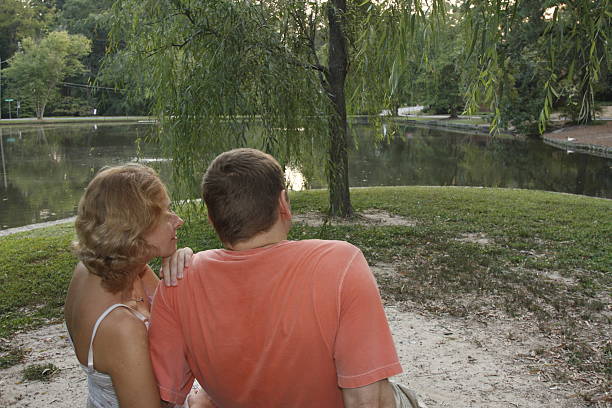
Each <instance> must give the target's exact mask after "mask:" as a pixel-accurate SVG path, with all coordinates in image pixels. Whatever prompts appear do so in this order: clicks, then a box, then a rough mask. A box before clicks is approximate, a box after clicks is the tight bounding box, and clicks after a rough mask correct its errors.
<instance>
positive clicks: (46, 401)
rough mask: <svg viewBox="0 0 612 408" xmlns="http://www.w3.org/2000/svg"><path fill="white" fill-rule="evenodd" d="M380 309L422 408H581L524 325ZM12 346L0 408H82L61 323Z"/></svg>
mask: <svg viewBox="0 0 612 408" xmlns="http://www.w3.org/2000/svg"><path fill="white" fill-rule="evenodd" d="M378 268H385V266H379V267H378ZM375 272H376V273H386V271H382V270H375ZM385 309H386V312H387V316H388V318H389V323H390V325H391V330H392V332H393V336H394V338H395V344H396V346H397V351H398V354H399V356H400V359H401V362H402V365H403V367H404V373H403V374H401V375H399V376H397V377H395V378H394V379H395V380H396V381H399V382H402V383H404V384H407V385H408V386H409V387H410V388H412V389H413V390H415V391H416V392H417V393H418V394H419V396H420V397H421V398H422V399H423V400H424V402H425V403H426V404H427V406H428V407H429V408H436V407H439V408H442V407H488V408H503V407H524V408H540V407H559V408H574V407H586V405H585V403H584V402H583V401H582V400H581V399H580V398H579V397H577V396H576V395H575V391H574V390H573V389H571V388H569V386H567V385H561V384H554V383H550V382H547V381H546V379H545V378H542V377H539V376H538V370H537V369H536V368H534V366H533V365H532V364H531V362H530V359H529V358H530V353H531V350H533V349H534V348H535V347H536V346H537V345H538V344H539V342H542V341H545V339H538V338H537V337H533V336H531V335H530V334H529V333H530V332H531V330H530V328H529V327H527V326H528V325H527V324H526V323H525V327H523V326H522V324H521V323H517V322H512V321H509V320H504V319H499V318H494V317H491V318H488V317H487V318H486V319H483V320H482V321H480V322H475V321H468V320H463V319H456V318H448V317H436V316H432V315H425V314H421V313H419V312H415V311H411V310H410V305H403V306H402V307H401V308H399V307H398V306H397V305H387V306H386V308H385ZM406 309H408V310H406ZM510 333H514V334H513V335H510ZM516 333H518V334H516ZM13 344H14V345H18V346H21V347H23V348H25V349H26V350H28V351H29V353H28V355H27V358H26V360H25V361H24V363H23V364H19V365H17V366H13V367H11V368H9V369H6V370H1V371H0V406H2V407H50V406H52V407H58V408H73V407H74V406H75V403H76V404H77V405H76V406H84V405H85V399H86V388H87V382H86V380H85V374H84V372H83V371H82V369H81V368H80V367H79V365H78V363H77V360H76V358H75V357H74V355H73V352H72V348H71V346H70V343H69V340H68V338H67V335H66V332H65V329H64V326H63V324H53V325H50V326H47V327H43V328H41V329H38V330H36V331H33V332H28V333H22V334H19V335H18V336H17V337H16V338H15V339H14V341H13ZM48 362H50V363H53V364H54V365H56V366H57V367H58V368H59V369H60V370H59V372H58V373H57V374H56V375H55V376H54V377H53V378H52V379H51V381H49V382H38V381H33V382H30V381H23V379H22V370H23V369H24V367H26V366H27V365H30V364H42V363H48Z"/></svg>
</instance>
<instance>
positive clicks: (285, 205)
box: [278, 190, 291, 219]
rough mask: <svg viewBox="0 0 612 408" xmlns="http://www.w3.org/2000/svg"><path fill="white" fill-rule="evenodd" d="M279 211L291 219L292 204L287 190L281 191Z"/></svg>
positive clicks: (282, 215)
mask: <svg viewBox="0 0 612 408" xmlns="http://www.w3.org/2000/svg"><path fill="white" fill-rule="evenodd" d="M278 211H279V213H280V215H281V217H284V218H289V219H291V204H290V203H289V194H288V193H287V190H283V191H281V192H280V194H279V196H278Z"/></svg>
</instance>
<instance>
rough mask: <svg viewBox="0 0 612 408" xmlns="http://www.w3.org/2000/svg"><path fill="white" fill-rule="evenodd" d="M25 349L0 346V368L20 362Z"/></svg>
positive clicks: (23, 356)
mask: <svg viewBox="0 0 612 408" xmlns="http://www.w3.org/2000/svg"><path fill="white" fill-rule="evenodd" d="M25 355H26V353H25V351H24V350H23V349H22V348H19V347H12V346H0V369H2V368H8V367H12V366H14V365H15V364H19V363H21V362H22V361H23V360H24V358H25Z"/></svg>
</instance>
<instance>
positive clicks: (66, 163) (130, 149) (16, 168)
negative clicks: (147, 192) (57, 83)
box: [1, 125, 150, 226]
mask: <svg viewBox="0 0 612 408" xmlns="http://www.w3.org/2000/svg"><path fill="white" fill-rule="evenodd" d="M131 130H132V132H131V134H130V133H129V126H128V127H126V126H120V127H117V126H115V127H105V126H100V127H97V128H94V127H93V126H82V125H81V126H55V127H44V126H38V127H24V128H11V129H10V130H4V137H3V142H4V148H5V159H6V169H7V176H8V180H9V188H8V189H7V190H6V192H5V195H6V197H5V198H7V200H6V201H3V202H2V204H1V205H2V211H1V213H2V214H9V215H8V216H6V215H3V219H2V225H3V226H4V225H9V226H15V225H24V224H28V223H32V222H40V221H46V220H52V219H59V218H64V217H68V216H71V215H73V214H74V211H75V207H76V204H77V203H78V200H79V198H80V196H81V195H82V193H83V188H84V187H85V186H86V185H87V183H88V182H89V180H90V179H91V178H92V177H93V175H94V174H95V173H96V172H97V171H98V170H99V169H100V168H102V167H104V166H106V165H110V164H119V163H125V162H129V161H131V160H132V159H133V158H134V157H135V155H136V147H135V146H134V132H133V131H134V129H131ZM146 150H147V149H145V153H146ZM149 150H150V149H149ZM5 218H6V220H5Z"/></svg>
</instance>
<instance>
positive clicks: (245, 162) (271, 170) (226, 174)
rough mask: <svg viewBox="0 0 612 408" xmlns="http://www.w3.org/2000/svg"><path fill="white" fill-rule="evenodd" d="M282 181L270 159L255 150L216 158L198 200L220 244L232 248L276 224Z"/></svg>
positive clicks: (283, 186)
mask: <svg viewBox="0 0 612 408" xmlns="http://www.w3.org/2000/svg"><path fill="white" fill-rule="evenodd" d="M284 189H285V177H284V175H283V171H282V169H281V166H280V164H278V162H277V161H276V159H274V157H272V156H270V155H269V154H266V153H264V152H261V151H259V150H255V149H234V150H230V151H228V152H225V153H221V154H220V155H219V156H217V157H216V158H215V159H214V160H213V161H212V163H211V164H210V166H209V167H208V170H206V173H205V174H204V177H203V179H202V198H203V199H204V202H205V203H206V207H207V208H208V216H209V217H210V220H211V221H212V224H213V227H214V228H215V230H216V231H217V234H218V235H219V238H220V239H221V241H222V242H224V243H228V244H230V245H234V244H236V243H238V242H240V241H245V240H247V239H250V238H252V237H254V236H255V235H257V234H258V233H260V232H264V231H267V230H269V229H270V228H271V227H272V225H273V224H274V222H276V217H277V215H276V210H277V209H278V197H279V193H280V192H281V191H283V190H284Z"/></svg>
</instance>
